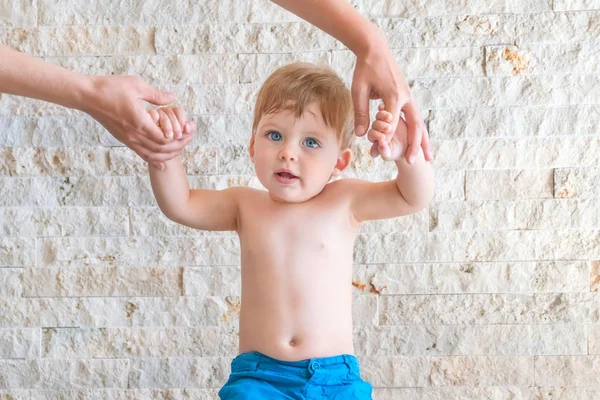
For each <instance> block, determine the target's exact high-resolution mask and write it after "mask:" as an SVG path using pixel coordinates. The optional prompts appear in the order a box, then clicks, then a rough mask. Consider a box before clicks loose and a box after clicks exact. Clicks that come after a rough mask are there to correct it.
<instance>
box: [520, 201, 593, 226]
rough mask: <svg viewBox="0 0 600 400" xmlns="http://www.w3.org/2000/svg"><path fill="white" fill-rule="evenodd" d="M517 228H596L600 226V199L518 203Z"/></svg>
mask: <svg viewBox="0 0 600 400" xmlns="http://www.w3.org/2000/svg"><path fill="white" fill-rule="evenodd" d="M516 220H517V229H539V230H549V229H595V228H597V227H598V226H600V200H595V199H588V200H586V199H581V200H578V199H558V200H542V201H538V200H532V201H522V202H518V203H517V204H516Z"/></svg>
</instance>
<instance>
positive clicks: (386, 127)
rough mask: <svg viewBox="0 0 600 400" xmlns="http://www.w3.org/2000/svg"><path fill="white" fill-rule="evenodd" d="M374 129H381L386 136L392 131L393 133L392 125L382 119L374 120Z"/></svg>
mask: <svg viewBox="0 0 600 400" xmlns="http://www.w3.org/2000/svg"><path fill="white" fill-rule="evenodd" d="M372 129H374V130H376V131H379V132H381V133H383V134H384V135H386V136H387V135H389V134H390V133H393V132H392V126H391V125H390V124H389V123H387V122H385V121H381V120H375V121H374V122H373V126H372Z"/></svg>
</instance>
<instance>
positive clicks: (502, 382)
mask: <svg viewBox="0 0 600 400" xmlns="http://www.w3.org/2000/svg"><path fill="white" fill-rule="evenodd" d="M361 361H362V367H363V371H364V376H365V379H367V380H369V381H370V382H372V383H373V385H374V386H391V387H419V386H420V387H423V386H471V387H472V386H529V385H532V384H533V380H534V375H533V373H534V364H533V357H485V356H481V357H460V356H457V357H431V358H430V357H412V358H407V357H363V358H362V359H361Z"/></svg>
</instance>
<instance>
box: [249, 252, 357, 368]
mask: <svg viewBox="0 0 600 400" xmlns="http://www.w3.org/2000/svg"><path fill="white" fill-rule="evenodd" d="M319 261H320V262H315V263H312V265H311V264H305V265H301V264H299V265H287V266H286V267H282V268H276V267H269V266H265V265H262V266H254V265H245V266H244V267H243V271H242V274H243V277H242V282H243V283H242V307H241V313H240V352H248V351H259V352H261V353H263V354H266V355H268V356H270V357H273V358H277V359H280V360H287V361H296V360H303V359H307V358H314V357H329V356H334V355H338V354H353V353H354V347H353V335H352V261H351V258H350V259H349V260H340V259H339V258H338V260H337V262H334V264H333V265H332V264H323V263H322V262H323V261H324V260H323V259H321V260H319ZM332 262H333V261H332Z"/></svg>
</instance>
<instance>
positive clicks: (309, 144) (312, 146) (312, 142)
mask: <svg viewBox="0 0 600 400" xmlns="http://www.w3.org/2000/svg"><path fill="white" fill-rule="evenodd" d="M304 143H305V144H306V147H308V148H310V149H316V148H317V147H321V145H320V144H319V142H317V141H316V140H315V139H313V138H308V139H306V140H305V141H304Z"/></svg>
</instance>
